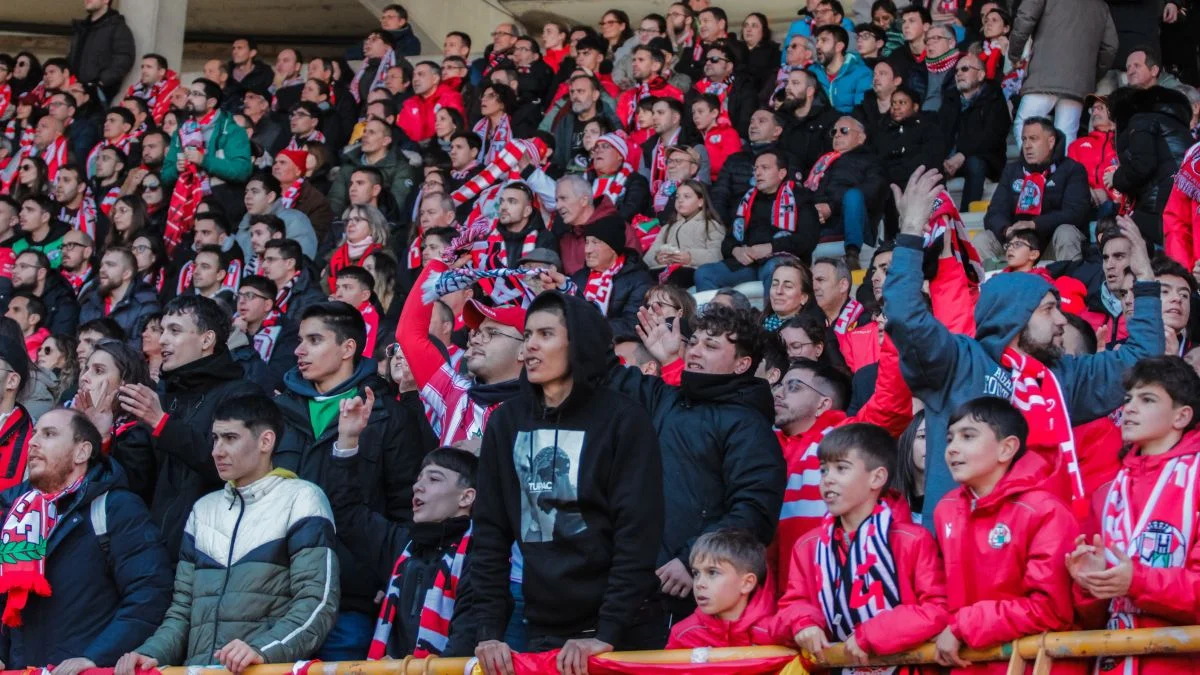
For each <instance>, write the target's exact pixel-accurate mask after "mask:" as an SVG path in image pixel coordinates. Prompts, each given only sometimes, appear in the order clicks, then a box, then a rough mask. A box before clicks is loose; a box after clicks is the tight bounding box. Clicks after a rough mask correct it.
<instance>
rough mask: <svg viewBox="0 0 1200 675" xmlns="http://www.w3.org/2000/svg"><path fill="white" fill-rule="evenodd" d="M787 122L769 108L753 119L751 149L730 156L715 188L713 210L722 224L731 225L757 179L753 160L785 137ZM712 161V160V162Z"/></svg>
mask: <svg viewBox="0 0 1200 675" xmlns="http://www.w3.org/2000/svg"><path fill="white" fill-rule="evenodd" d="M786 122H787V120H786V119H785V118H784V116H783V115H782V114H779V113H776V112H775V111H773V110H770V109H769V108H759V109H758V110H755V111H754V114H753V115H751V116H750V126H749V127H747V134H746V139H747V140H748V141H749V145H748V146H746V147H745V148H744V149H743V150H742V151H741V152H737V153H734V154H732V155H730V156H729V157H728V158H727V159H726V160H725V163H724V165H723V166H722V167H721V172H720V174H719V175H718V176H717V179H716V180H715V181H713V185H712V191H711V196H712V207H713V210H714V211H716V212H717V215H718V216H719V217H720V219H721V222H723V223H732V222H733V219H734V210H735V209H736V208H737V205H738V202H739V201H740V200H741V198H742V195H744V194H746V190H749V189H750V183H751V182H752V181H753V179H754V158H755V157H756V156H758V153H760V152H763V151H764V150H767V149H769V148H774V147H775V146H776V144H777V143H778V142H779V137H780V136H782V135H783V130H784V126H785V125H786ZM710 161H711V158H710Z"/></svg>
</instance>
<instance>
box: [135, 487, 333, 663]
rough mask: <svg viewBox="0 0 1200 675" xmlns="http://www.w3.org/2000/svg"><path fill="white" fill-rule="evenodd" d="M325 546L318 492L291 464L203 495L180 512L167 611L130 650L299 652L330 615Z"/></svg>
mask: <svg viewBox="0 0 1200 675" xmlns="http://www.w3.org/2000/svg"><path fill="white" fill-rule="evenodd" d="M333 544H334V533H333V512H332V511H331V510H330V508H329V502H328V500H326V499H325V495H324V493H322V492H321V490H320V488H318V487H317V486H316V485H313V484H312V483H309V482H308V481H304V480H300V479H298V478H296V474H294V473H292V472H290V471H286V470H284V469H275V470H274V471H272V472H271V473H269V474H267V475H266V476H264V477H263V478H260V479H258V480H257V481H255V482H253V483H251V484H250V485H247V486H246V487H242V488H235V487H233V485H232V484H226V486H225V488H224V489H223V490H221V491H219V492H213V493H211V494H209V495H206V496H205V497H203V498H201V499H200V501H198V502H196V506H195V508H193V509H192V514H191V516H190V517H189V518H188V523H187V529H186V530H185V531H184V541H183V548H182V550H180V555H179V566H178V568H177V569H176V572H175V597H174V598H173V599H172V601H171V608H170V609H168V610H167V616H166V619H164V620H163V623H162V625H161V626H159V628H158V630H157V631H155V633H154V635H153V636H151V637H150V639H149V640H146V642H145V643H144V644H143V645H142V646H141V647H139V648H138V649H137V652H138V653H139V654H143V655H145V656H148V657H150V658H153V659H157V660H158V662H159V663H161V664H180V665H188V666H192V665H203V664H207V663H212V661H213V652H215V651H217V650H218V649H220V648H221V647H224V646H225V645H226V644H228V643H229V642H231V641H233V640H242V641H244V642H245V643H246V644H248V645H250V646H251V647H253V648H254V649H255V650H257V651H258V653H259V654H262V656H263V659H264V660H265V661H266V662H267V663H290V662H293V661H297V660H299V659H304V658H307V657H308V656H310V655H311V654H312V653H313V652H315V651H316V650H317V648H318V647H320V646H321V643H323V642H324V641H325V637H326V636H327V635H328V634H329V630H330V629H331V628H332V627H333V621H334V617H335V616H336V614H337V607H338V599H339V596H340V590H341V589H340V587H339V585H338V561H337V556H336V555H335V554H334V552H333Z"/></svg>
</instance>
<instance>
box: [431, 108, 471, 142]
mask: <svg viewBox="0 0 1200 675" xmlns="http://www.w3.org/2000/svg"><path fill="white" fill-rule="evenodd" d="M466 128H467V122H466V119H464V118H463V115H462V113H460V112H458V111H457V110H455V109H454V108H439V109H438V111H437V112H436V113H434V116H433V135H434V137H435V138H436V139H437V145H438V147H439V148H441V149H442V150H443V151H444V152H450V139H451V138H453V137H454V134H457V133H458V132H460V131H465V130H466Z"/></svg>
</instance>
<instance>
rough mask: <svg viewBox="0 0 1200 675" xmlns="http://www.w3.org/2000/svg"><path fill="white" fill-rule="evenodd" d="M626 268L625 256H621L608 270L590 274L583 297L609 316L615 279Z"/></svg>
mask: <svg viewBox="0 0 1200 675" xmlns="http://www.w3.org/2000/svg"><path fill="white" fill-rule="evenodd" d="M624 266H625V256H623V255H619V256H617V259H616V260H614V261H613V264H612V265H610V266H609V267H608V269H606V270H604V271H601V272H596V271H594V270H593V271H591V272H588V278H587V284H586V285H585V286H584V287H583V297H584V298H586V299H587V300H588V301H589V302H591V303H592V304H594V305H596V307H597V308H598V309H599V310H600V313H601V314H603V315H604V316H608V303H609V302H610V301H611V300H612V290H613V278H614V277H616V276H617V273H618V272H620V271H621V268H622V267H624Z"/></svg>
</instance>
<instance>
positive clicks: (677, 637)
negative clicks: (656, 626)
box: [667, 577, 791, 649]
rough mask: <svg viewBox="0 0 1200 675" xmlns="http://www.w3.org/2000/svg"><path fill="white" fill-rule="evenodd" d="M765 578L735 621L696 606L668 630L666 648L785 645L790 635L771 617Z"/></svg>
mask: <svg viewBox="0 0 1200 675" xmlns="http://www.w3.org/2000/svg"><path fill="white" fill-rule="evenodd" d="M766 581H767V582H766V583H764V584H762V585H760V586H759V587H758V590H756V591H754V594H753V595H751V596H750V604H748V605H746V609H745V611H743V612H742V616H741V617H740V618H739V619H738V620H737V621H725V620H724V619H720V618H718V617H715V616H710V615H708V614H705V613H704V612H701V611H700V610H699V609H697V610H696V611H695V612H693V613H692V615H691V616H689V617H688V618H686V619H684V620H683V621H680V622H679V623H677V624H675V627H674V628H672V629H671V639H669V640H668V641H667V649H694V648H696V647H753V646H759V645H786V644H789V643H790V642H791V636H790V635H788V634H787V631H786V630H783V631H782V632H780V630H779V628H780V627H781V624H779V622H778V621H776V619H775V595H774V594H773V593H772V592H771V589H772V587H773V586H774V584H772V583H771V581H770V578H769V577H768V579H767V580H766Z"/></svg>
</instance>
